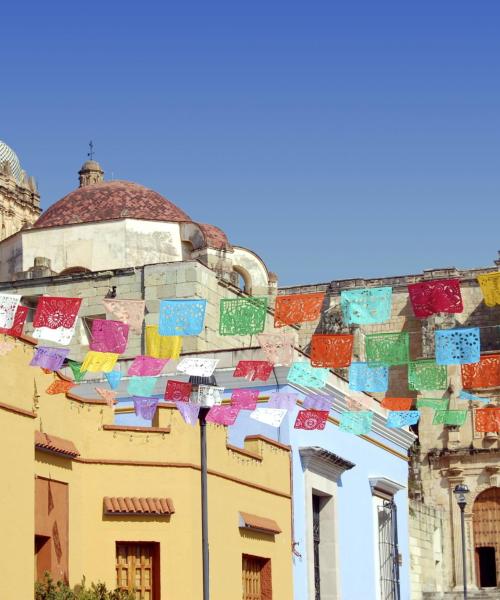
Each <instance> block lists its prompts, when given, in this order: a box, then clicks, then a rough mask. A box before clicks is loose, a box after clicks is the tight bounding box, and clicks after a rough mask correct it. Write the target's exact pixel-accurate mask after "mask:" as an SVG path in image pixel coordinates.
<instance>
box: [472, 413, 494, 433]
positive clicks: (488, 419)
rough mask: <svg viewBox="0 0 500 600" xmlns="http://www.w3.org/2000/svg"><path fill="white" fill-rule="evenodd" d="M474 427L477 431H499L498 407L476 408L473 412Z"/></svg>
mask: <svg viewBox="0 0 500 600" xmlns="http://www.w3.org/2000/svg"><path fill="white" fill-rule="evenodd" d="M474 423H475V429H476V431H477V432H479V433H488V432H491V431H493V432H495V431H500V408H478V409H476V411H475V413H474Z"/></svg>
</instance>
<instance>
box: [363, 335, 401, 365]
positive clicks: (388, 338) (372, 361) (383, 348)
mask: <svg viewBox="0 0 500 600" xmlns="http://www.w3.org/2000/svg"><path fill="white" fill-rule="evenodd" d="M365 349H366V360H367V362H368V364H369V365H370V366H373V365H385V366H390V365H404V364H406V363H407V362H408V361H409V360H410V336H409V334H408V332H407V331H403V332H401V333H371V334H368V335H367V336H366V341H365Z"/></svg>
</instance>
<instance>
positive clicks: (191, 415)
mask: <svg viewBox="0 0 500 600" xmlns="http://www.w3.org/2000/svg"><path fill="white" fill-rule="evenodd" d="M176 406H177V408H178V410H179V412H180V413H181V416H182V418H183V419H184V422H185V423H187V424H188V425H196V423H197V422H198V415H199V414H200V408H201V406H200V405H199V404H189V403H188V402H176Z"/></svg>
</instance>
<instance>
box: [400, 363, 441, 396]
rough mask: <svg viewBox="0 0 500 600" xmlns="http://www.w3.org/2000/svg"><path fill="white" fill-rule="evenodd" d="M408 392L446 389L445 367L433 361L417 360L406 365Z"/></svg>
mask: <svg viewBox="0 0 500 600" xmlns="http://www.w3.org/2000/svg"><path fill="white" fill-rule="evenodd" d="M408 387H409V389H410V390H445V389H446V388H447V387H448V371H447V368H446V366H445V365H437V364H436V362H435V361H434V360H418V361H415V362H410V363H409V365H408Z"/></svg>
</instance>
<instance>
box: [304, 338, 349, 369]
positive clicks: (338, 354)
mask: <svg viewBox="0 0 500 600" xmlns="http://www.w3.org/2000/svg"><path fill="white" fill-rule="evenodd" d="M353 342H354V336H353V335H350V334H343V333H339V334H322V333H315V334H314V335H313V336H312V338H311V365H312V366H313V367H328V368H332V369H333V368H337V369H338V368H342V367H348V366H349V365H350V364H351V358H352V346H353Z"/></svg>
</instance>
